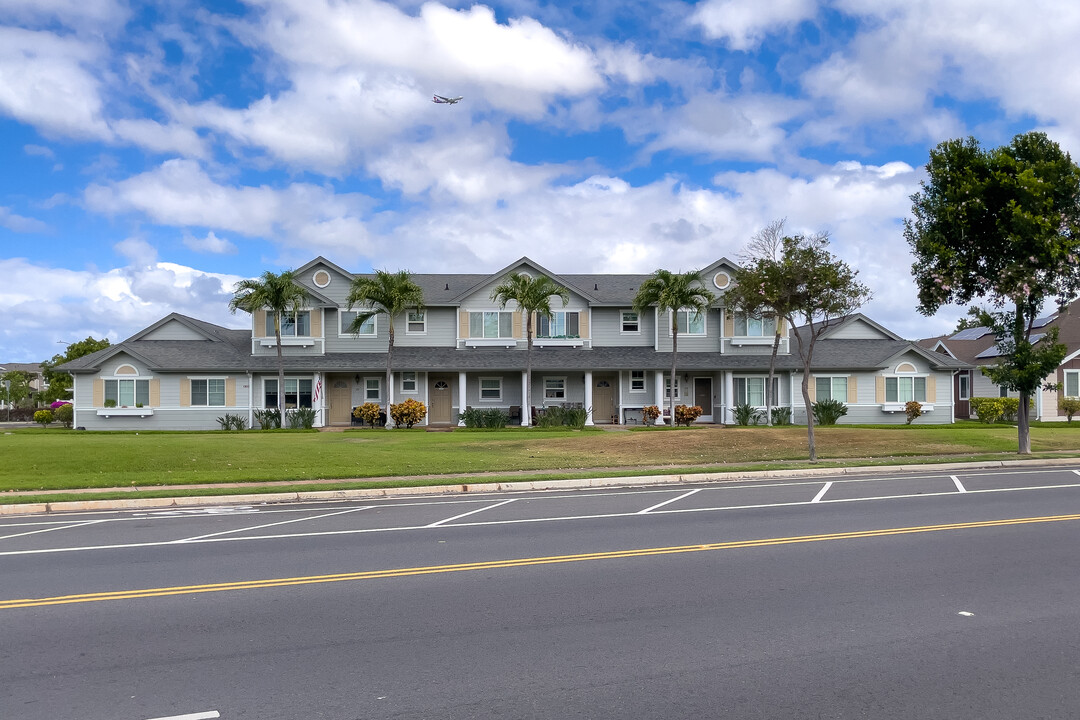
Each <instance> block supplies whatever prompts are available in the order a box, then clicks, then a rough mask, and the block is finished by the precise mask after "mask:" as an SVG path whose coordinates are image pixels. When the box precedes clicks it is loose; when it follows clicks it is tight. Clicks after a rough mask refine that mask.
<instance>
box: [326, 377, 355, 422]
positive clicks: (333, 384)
mask: <svg viewBox="0 0 1080 720" xmlns="http://www.w3.org/2000/svg"><path fill="white" fill-rule="evenodd" d="M327 385H329V386H330V389H329V391H328V392H327V393H326V401H327V403H329V406H330V407H329V411H328V415H327V422H328V423H329V424H330V425H348V424H349V423H350V422H352V382H351V381H350V380H349V379H348V378H344V377H333V378H327Z"/></svg>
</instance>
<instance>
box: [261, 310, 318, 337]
mask: <svg viewBox="0 0 1080 720" xmlns="http://www.w3.org/2000/svg"><path fill="white" fill-rule="evenodd" d="M266 336H267V337H274V313H272V312H267V313H266ZM281 337H311V311H309V310H298V311H297V312H295V313H289V312H284V313H282V314H281Z"/></svg>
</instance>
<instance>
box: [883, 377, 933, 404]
mask: <svg viewBox="0 0 1080 720" xmlns="http://www.w3.org/2000/svg"><path fill="white" fill-rule="evenodd" d="M912 400H917V401H918V402H926V378H925V377H886V378H885V402H887V403H907V402H911V401H912Z"/></svg>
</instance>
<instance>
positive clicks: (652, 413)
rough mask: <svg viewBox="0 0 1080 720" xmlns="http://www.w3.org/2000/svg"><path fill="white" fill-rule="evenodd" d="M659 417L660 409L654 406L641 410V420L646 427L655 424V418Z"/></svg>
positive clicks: (647, 406)
mask: <svg viewBox="0 0 1080 720" xmlns="http://www.w3.org/2000/svg"><path fill="white" fill-rule="evenodd" d="M658 417H660V408H658V407H657V406H655V405H646V406H645V407H643V408H641V418H642V419H643V420H644V421H645V424H646V425H652V424H654V423H655V422H656V418H658Z"/></svg>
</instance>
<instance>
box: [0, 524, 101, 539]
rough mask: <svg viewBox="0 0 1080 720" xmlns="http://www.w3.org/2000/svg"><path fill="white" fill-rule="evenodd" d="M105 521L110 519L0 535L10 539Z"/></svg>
mask: <svg viewBox="0 0 1080 720" xmlns="http://www.w3.org/2000/svg"><path fill="white" fill-rule="evenodd" d="M103 522H109V521H108V520H88V521H86V522H81V523H75V524H74V525H72V524H70V523H65V524H63V525H60V526H59V527H50V528H45V529H44V530H30V531H28V532H21V533H15V534H14V535H4V536H3V537H0V540H10V539H11V538H17V537H26V536H27V535H37V534H39V533H47V532H52V531H53V530H68V529H70V528H78V527H83V526H85V525H97V524H98V523H103Z"/></svg>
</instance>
